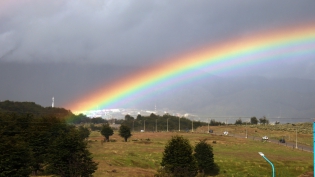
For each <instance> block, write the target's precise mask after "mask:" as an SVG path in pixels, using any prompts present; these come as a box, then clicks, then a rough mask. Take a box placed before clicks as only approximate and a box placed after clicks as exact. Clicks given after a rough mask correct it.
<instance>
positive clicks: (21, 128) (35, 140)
mask: <svg viewBox="0 0 315 177" xmlns="http://www.w3.org/2000/svg"><path fill="white" fill-rule="evenodd" d="M89 134H90V132H89V130H88V129H87V128H84V127H80V128H76V127H75V126H72V125H69V124H67V123H66V122H65V121H64V120H63V119H60V118H59V117H56V116H48V115H46V116H39V115H33V114H23V113H12V112H0V142H1V143H0V152H1V153H0V159H1V161H0V176H12V177H15V176H16V177H23V176H25V177H26V176H30V175H31V174H33V175H38V174H44V175H47V174H50V175H58V176H62V177H77V176H82V177H83V176H86V177H87V176H90V175H91V174H92V173H94V172H95V170H96V169H97V163H95V162H94V161H93V159H92V154H91V153H90V152H89V151H88V148H87V141H86V138H87V137H88V136H89Z"/></svg>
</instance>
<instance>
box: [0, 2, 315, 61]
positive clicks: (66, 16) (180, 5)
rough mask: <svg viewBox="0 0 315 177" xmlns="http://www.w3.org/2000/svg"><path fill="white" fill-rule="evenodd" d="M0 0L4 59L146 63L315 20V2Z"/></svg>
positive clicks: (2, 57) (0, 31)
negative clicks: (243, 36)
mask: <svg viewBox="0 0 315 177" xmlns="http://www.w3.org/2000/svg"><path fill="white" fill-rule="evenodd" d="M1 3H2V4H3V5H2V6H1V7H2V8H1V7H0V11H2V12H1V16H0V25H1V28H0V48H1V50H0V57H1V61H24V62H30V61H32V62H33V61H34V62H37V61H54V62H61V61H63V62H65V61H66V62H83V63H85V62H87V63H90V62H96V63H100V62H101V63H112V64H113V63H114V64H120V63H124V64H128V65H143V64H148V63H150V62H152V61H154V60H156V59H161V58H164V57H166V56H169V55H173V54H178V53H181V52H183V51H185V50H191V49H194V48H198V47H200V46H203V45H205V44H209V43H214V42H216V41H220V40H223V39H228V38H229V37H232V36H233V37H234V36H238V35H246V34H247V33H252V32H254V31H256V30H263V29H265V30H267V29H270V28H275V27H278V26H282V25H286V24H295V23H297V22H301V21H309V20H312V19H315V12H314V8H313V7H314V5H315V3H314V2H313V1H303V2H297V1H290V2H289V1H276V2H275V1H161V0H157V1H147V0H140V1H98V0H94V1H74V0H68V1H45V2H43V1H38V0H28V1H24V2H20V1H3V2H1ZM17 46H18V47H17ZM13 51H14V52H13Z"/></svg>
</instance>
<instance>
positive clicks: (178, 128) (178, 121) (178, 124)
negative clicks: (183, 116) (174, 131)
mask: <svg viewBox="0 0 315 177" xmlns="http://www.w3.org/2000/svg"><path fill="white" fill-rule="evenodd" d="M178 131H179V132H180V117H178Z"/></svg>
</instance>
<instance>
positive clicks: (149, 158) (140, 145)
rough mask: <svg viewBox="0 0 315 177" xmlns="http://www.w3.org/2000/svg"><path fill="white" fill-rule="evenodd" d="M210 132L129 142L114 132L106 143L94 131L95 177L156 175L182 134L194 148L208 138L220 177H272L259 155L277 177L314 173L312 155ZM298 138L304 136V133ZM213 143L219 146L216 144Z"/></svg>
mask: <svg viewBox="0 0 315 177" xmlns="http://www.w3.org/2000/svg"><path fill="white" fill-rule="evenodd" d="M207 129H208V127H202V128H199V129H197V130H196V131H195V132H194V133H186V132H180V133H179V132H173V133H172V132H158V133H153V132H145V133H139V132H133V136H132V137H131V138H130V139H129V141H128V142H123V139H122V138H121V137H119V136H118V133H117V132H115V134H114V135H113V136H111V137H110V139H111V140H112V141H115V142H106V143H102V142H101V141H102V140H103V137H102V136H101V135H100V133H99V132H92V133H91V135H90V138H89V146H90V147H89V149H90V151H91V152H92V153H93V156H94V160H95V161H97V162H98V163H99V165H98V170H97V171H96V173H95V174H94V176H96V177H101V176H102V177H103V176H153V175H154V174H155V173H156V170H157V169H158V168H159V166H160V162H161V159H162V152H163V150H164V147H165V144H166V143H167V141H168V140H169V139H170V138H171V137H172V136H174V135H182V136H183V137H185V138H187V139H189V140H190V143H191V144H192V145H195V144H196V143H197V142H198V141H199V140H202V139H207V142H208V143H209V144H211V145H212V146H213V150H214V158H215V162H216V163H217V164H218V165H219V167H220V174H219V175H217V176H218V177H232V176H234V177H237V176H239V177H244V176H266V177H267V176H271V172H272V171H271V166H270V165H269V164H268V163H267V162H266V161H265V160H264V159H263V158H262V157H261V156H260V155H259V154H258V152H263V153H264V154H265V155H266V157H267V158H268V159H269V160H270V161H272V162H273V164H274V166H275V171H276V176H278V177H279V176H283V177H291V176H293V177H294V176H299V175H301V174H303V173H305V172H310V171H313V153H310V152H305V151H301V150H297V149H293V148H292V147H291V148H290V147H285V146H280V145H277V144H274V143H268V142H261V141H253V140H252V139H245V138H235V137H232V136H222V135H213V134H207V133H204V132H205V131H206V130H207ZM211 129H214V131H215V132H220V131H223V130H227V129H228V130H229V131H231V132H232V133H233V131H234V133H236V134H240V135H241V134H242V133H243V134H244V127H237V126H228V127H211ZM247 131H248V134H249V135H250V134H251V133H252V134H255V133H256V134H257V136H260V135H261V134H266V132H264V131H267V132H268V131H269V130H261V129H258V128H248V130H247ZM281 133H282V134H281ZM288 133H290V132H281V131H279V132H278V131H273V134H274V135H275V136H282V135H283V136H285V135H284V134H288ZM293 133H294V132H293ZM292 136H293V134H292ZM299 136H301V137H302V134H299ZM303 136H305V142H309V141H310V142H311V141H312V135H308V134H303ZM309 138H310V140H308V139H309ZM148 139H149V140H148ZM214 141H215V142H216V143H213V142H214ZM303 141H304V140H303ZM305 144H307V143H305Z"/></svg>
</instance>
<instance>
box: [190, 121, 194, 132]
mask: <svg viewBox="0 0 315 177" xmlns="http://www.w3.org/2000/svg"><path fill="white" fill-rule="evenodd" d="M191 132H194V119H192V120H191Z"/></svg>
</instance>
